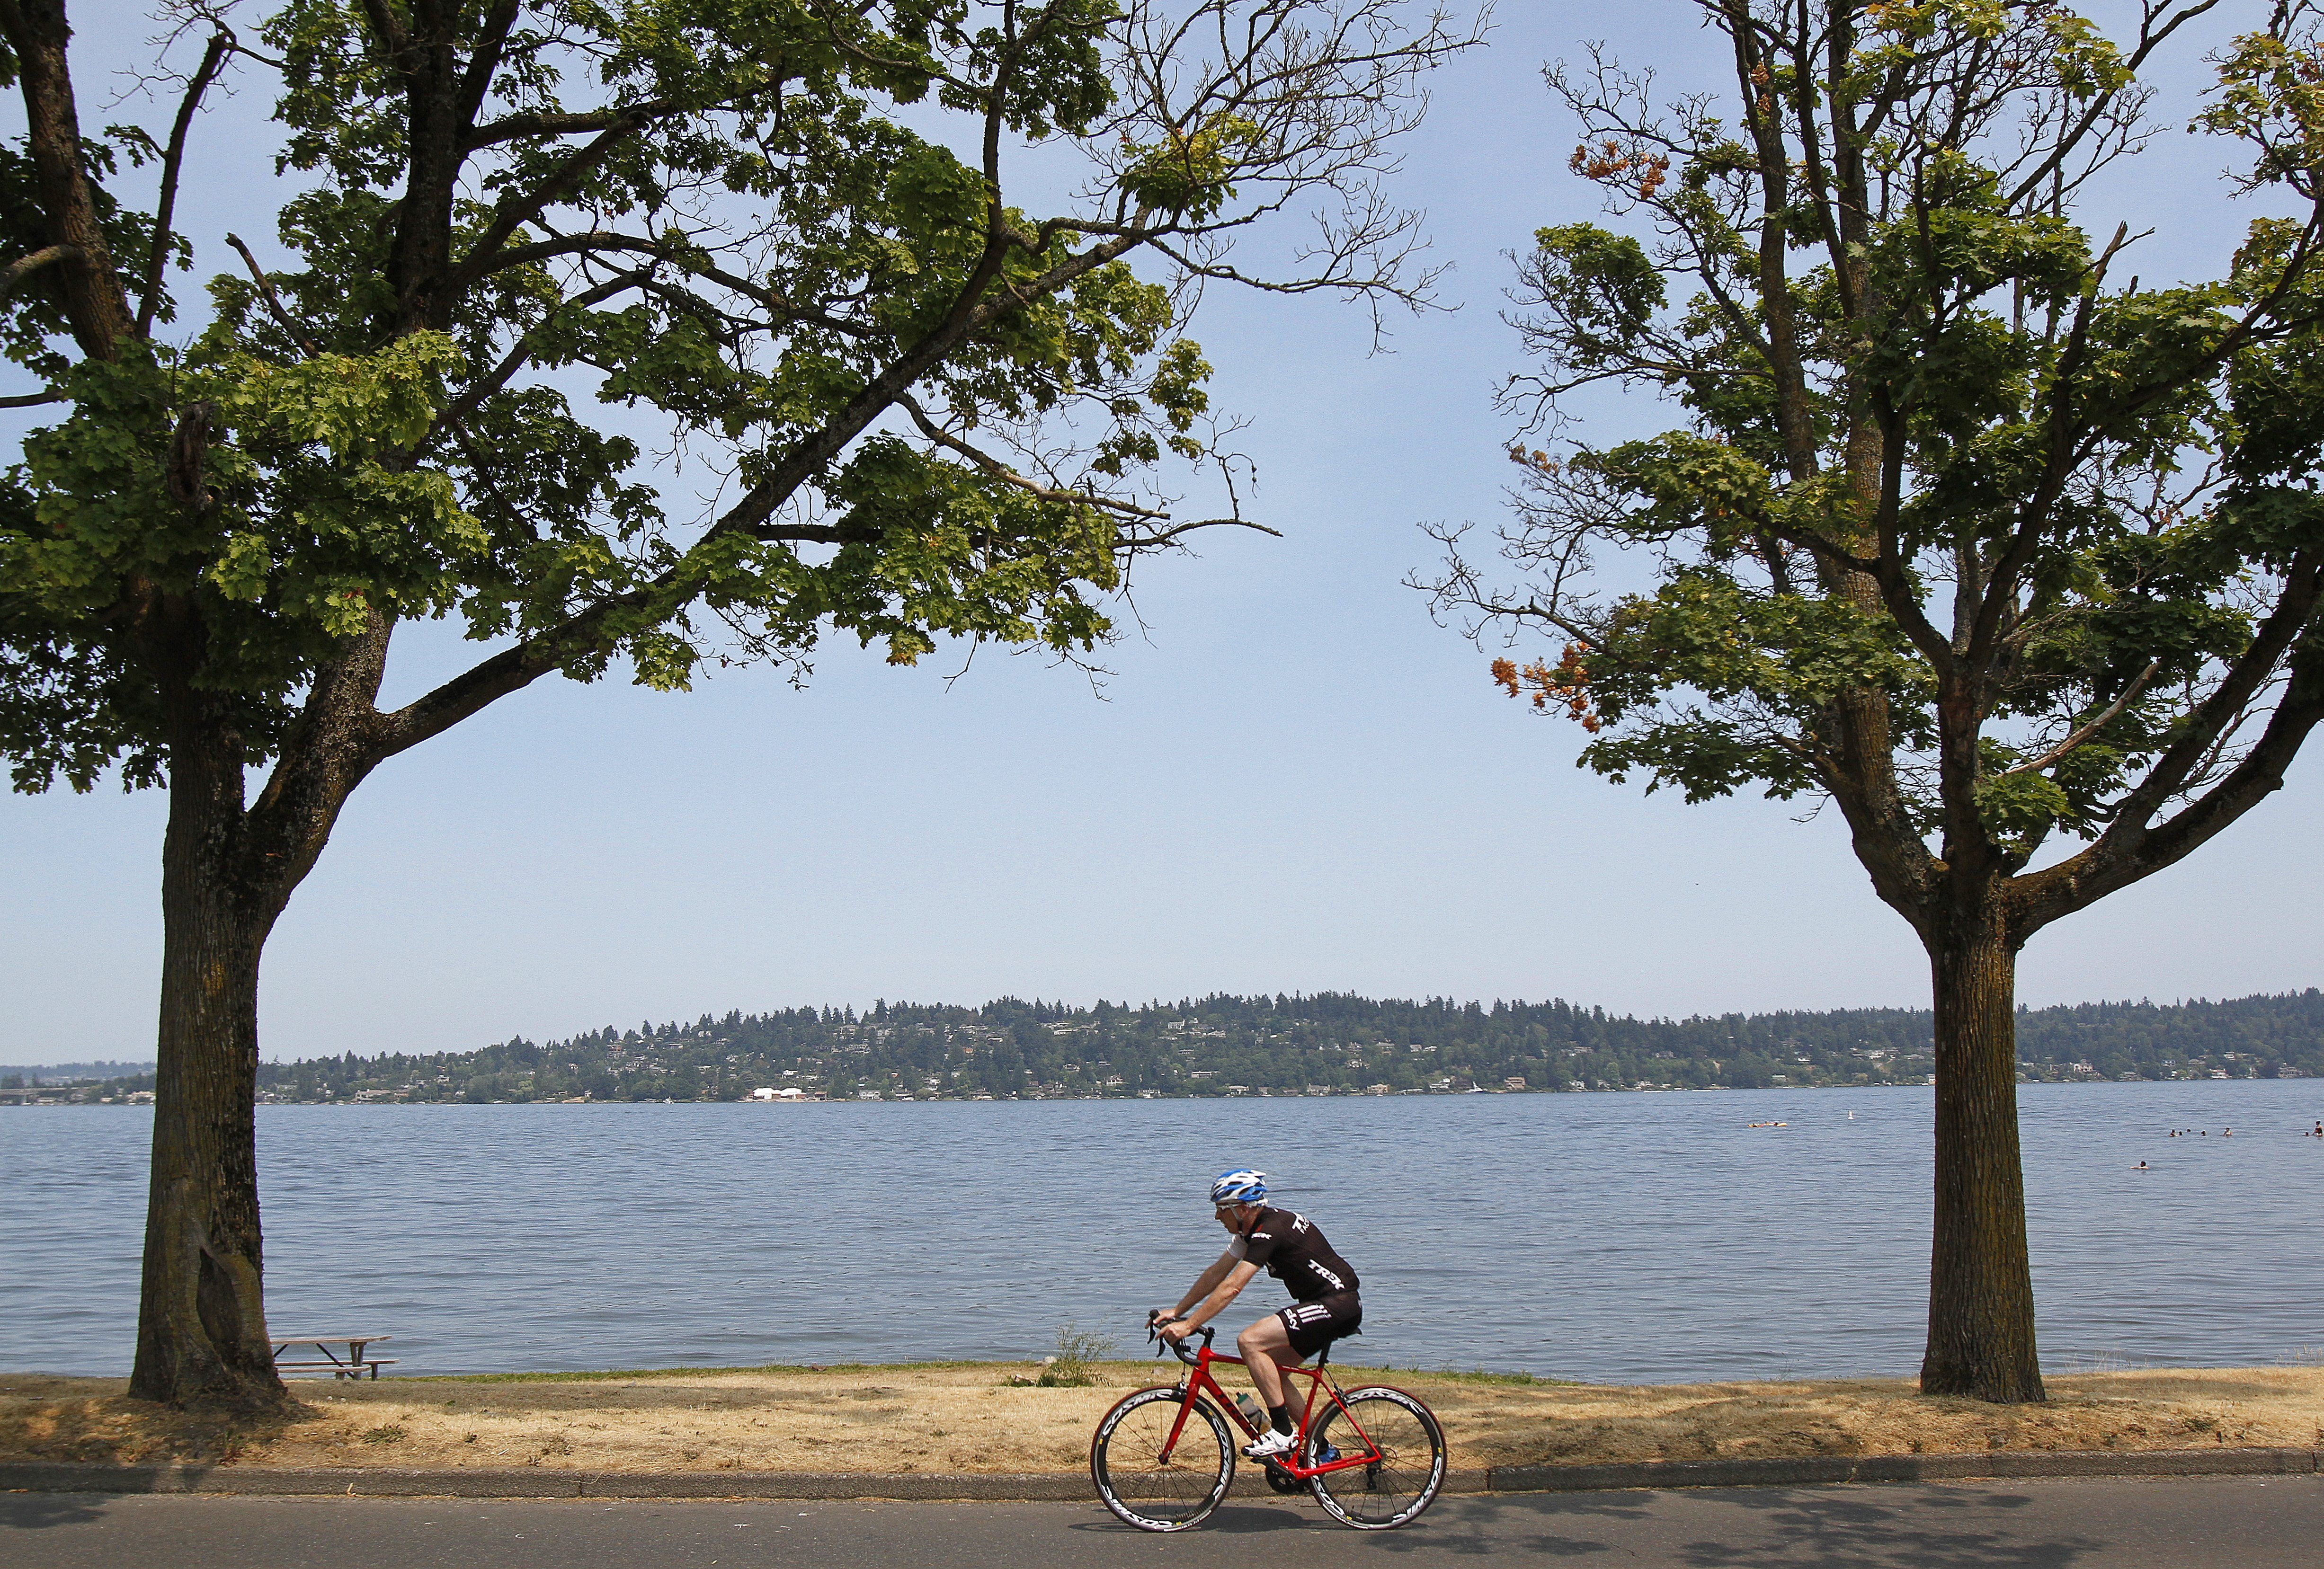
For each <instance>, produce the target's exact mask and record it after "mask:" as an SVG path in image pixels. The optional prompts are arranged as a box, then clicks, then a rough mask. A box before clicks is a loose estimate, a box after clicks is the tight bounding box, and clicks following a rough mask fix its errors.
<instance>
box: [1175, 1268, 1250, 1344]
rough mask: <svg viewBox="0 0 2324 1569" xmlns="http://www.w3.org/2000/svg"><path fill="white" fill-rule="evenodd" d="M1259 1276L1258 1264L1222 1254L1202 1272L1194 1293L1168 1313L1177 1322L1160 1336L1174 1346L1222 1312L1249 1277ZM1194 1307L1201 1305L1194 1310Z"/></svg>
mask: <svg viewBox="0 0 2324 1569" xmlns="http://www.w3.org/2000/svg"><path fill="white" fill-rule="evenodd" d="M1258 1273H1259V1266H1258V1265H1257V1264H1254V1263H1251V1262H1249V1261H1248V1260H1243V1259H1238V1258H1236V1257H1235V1256H1234V1254H1232V1253H1231V1252H1229V1253H1221V1254H1220V1255H1219V1262H1217V1263H1215V1264H1213V1265H1212V1266H1211V1267H1210V1268H1209V1269H1207V1270H1204V1271H1203V1274H1202V1278H1201V1279H1200V1280H1196V1281H1195V1282H1194V1289H1192V1290H1190V1291H1188V1292H1187V1293H1186V1294H1185V1296H1184V1297H1181V1298H1178V1305H1177V1307H1176V1308H1172V1309H1171V1314H1172V1317H1174V1318H1175V1319H1176V1322H1175V1323H1171V1324H1167V1325H1164V1326H1162V1333H1163V1335H1165V1336H1166V1337H1167V1338H1168V1339H1170V1340H1172V1341H1174V1342H1175V1341H1178V1340H1182V1339H1184V1338H1185V1336H1187V1335H1192V1334H1193V1333H1194V1331H1195V1330H1197V1329H1200V1328H1201V1327H1202V1326H1203V1325H1205V1324H1208V1323H1209V1322H1210V1321H1211V1320H1212V1319H1213V1318H1216V1317H1218V1316H1219V1315H1220V1314H1222V1313H1223V1312H1225V1311H1226V1309H1227V1304H1228V1303H1230V1302H1231V1301H1233V1300H1234V1299H1235V1298H1237V1297H1239V1296H1240V1295H1241V1294H1242V1289H1243V1288H1244V1287H1245V1286H1248V1285H1250V1281H1251V1277H1252V1276H1254V1275H1256V1274H1258ZM1197 1303H1199V1304H1200V1305H1199V1306H1194V1305H1195V1304H1197ZM1190 1306H1193V1307H1194V1311H1193V1312H1191V1313H1190V1312H1188V1311H1187V1308H1189V1307H1190Z"/></svg>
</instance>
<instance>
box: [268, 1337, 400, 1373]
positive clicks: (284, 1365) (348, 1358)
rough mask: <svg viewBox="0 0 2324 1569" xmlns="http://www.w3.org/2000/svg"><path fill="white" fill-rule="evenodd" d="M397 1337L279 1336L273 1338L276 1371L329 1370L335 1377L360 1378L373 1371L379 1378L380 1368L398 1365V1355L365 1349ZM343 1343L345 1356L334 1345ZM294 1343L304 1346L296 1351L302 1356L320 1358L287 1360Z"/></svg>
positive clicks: (316, 1371)
mask: <svg viewBox="0 0 2324 1569" xmlns="http://www.w3.org/2000/svg"><path fill="white" fill-rule="evenodd" d="M394 1338H395V1336H393V1335H275V1336H274V1337H273V1340H272V1344H273V1347H274V1371H275V1372H281V1373H287V1372H313V1373H321V1372H327V1373H329V1374H330V1375H331V1376H332V1377H333V1378H335V1379H359V1378H362V1377H363V1376H364V1374H365V1373H369V1374H370V1375H371V1377H372V1378H373V1379H374V1381H376V1380H377V1379H378V1377H379V1370H380V1369H382V1368H383V1367H392V1366H393V1365H394V1364H395V1358H393V1357H392V1356H365V1355H364V1347H365V1346H370V1345H377V1344H380V1343H381V1342H382V1341H387V1340H392V1339H394ZM341 1345H343V1346H345V1347H346V1355H345V1356H341V1355H340V1354H339V1353H337V1352H336V1351H334V1350H332V1349H331V1348H332V1347H333V1346H341ZM292 1346H297V1347H299V1348H300V1349H299V1350H298V1352H297V1353H295V1354H297V1355H299V1356H300V1357H305V1358H319V1359H320V1360H309V1361H302V1362H284V1361H283V1360H282V1353H284V1352H286V1351H290V1350H291V1347H292Z"/></svg>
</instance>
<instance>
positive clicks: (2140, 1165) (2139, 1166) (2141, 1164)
mask: <svg viewBox="0 0 2324 1569" xmlns="http://www.w3.org/2000/svg"><path fill="white" fill-rule="evenodd" d="M2132 1170H2136V1171H2144V1170H2151V1168H2149V1167H2148V1165H2147V1164H2146V1162H2145V1161H2140V1162H2139V1163H2138V1164H2137V1165H2136V1166H2135V1167H2133V1168H2132Z"/></svg>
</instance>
